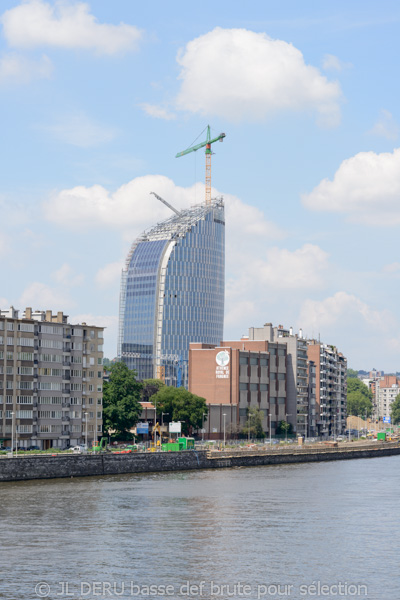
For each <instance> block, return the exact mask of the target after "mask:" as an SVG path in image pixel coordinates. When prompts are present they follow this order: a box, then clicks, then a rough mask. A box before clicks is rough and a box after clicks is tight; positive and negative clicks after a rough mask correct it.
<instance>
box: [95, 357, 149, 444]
mask: <svg viewBox="0 0 400 600" xmlns="http://www.w3.org/2000/svg"><path fill="white" fill-rule="evenodd" d="M109 370H110V380H109V381H104V387H103V428H104V431H110V430H111V431H114V432H115V435H116V437H119V438H122V439H132V435H131V434H130V433H129V430H130V429H131V428H132V427H134V426H135V425H136V423H137V422H138V420H139V417H140V413H141V412H142V406H141V404H140V392H141V389H142V384H141V383H140V382H139V381H137V380H136V372H135V371H130V370H129V369H128V367H127V366H126V364H125V363H123V362H117V363H115V364H113V365H111V366H110V369H109Z"/></svg>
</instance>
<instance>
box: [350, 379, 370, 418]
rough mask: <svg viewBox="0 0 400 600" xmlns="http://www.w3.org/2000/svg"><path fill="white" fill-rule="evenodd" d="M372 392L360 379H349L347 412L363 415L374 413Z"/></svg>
mask: <svg viewBox="0 0 400 600" xmlns="http://www.w3.org/2000/svg"><path fill="white" fill-rule="evenodd" d="M372 408H373V407H372V392H371V391H370V390H369V389H368V386H366V385H365V383H363V382H362V381H361V380H360V379H354V378H353V377H350V378H348V379H347V414H348V415H355V416H357V415H360V416H361V415H362V416H364V415H365V413H367V416H370V415H371V413H372Z"/></svg>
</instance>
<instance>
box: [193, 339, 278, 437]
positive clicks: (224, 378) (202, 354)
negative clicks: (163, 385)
mask: <svg viewBox="0 0 400 600" xmlns="http://www.w3.org/2000/svg"><path fill="white" fill-rule="evenodd" d="M286 365H287V349H286V347H285V346H282V345H280V344H276V343H274V342H267V341H265V340H264V341H254V340H249V339H247V338H243V339H242V340H239V341H228V342H227V341H223V342H221V343H220V345H219V346H212V345H209V344H201V343H192V344H190V347H189V390H190V391H191V392H192V393H194V394H196V395H198V396H201V397H203V398H205V399H206V401H207V406H208V410H209V415H208V418H207V422H206V423H205V429H206V432H205V433H206V435H207V438H208V439H213V438H214V439H218V438H221V437H222V434H223V430H224V429H225V432H226V433H227V434H228V435H231V434H236V433H238V432H239V431H240V430H241V429H242V428H243V427H244V426H245V425H246V422H247V418H248V410H249V409H250V408H258V409H260V411H261V414H262V425H263V430H264V431H265V432H266V433H267V434H269V432H271V434H272V435H274V434H275V431H276V428H277V426H278V424H279V422H280V421H283V420H285V419H286V413H287V412H288V411H287V405H286V393H287V377H286Z"/></svg>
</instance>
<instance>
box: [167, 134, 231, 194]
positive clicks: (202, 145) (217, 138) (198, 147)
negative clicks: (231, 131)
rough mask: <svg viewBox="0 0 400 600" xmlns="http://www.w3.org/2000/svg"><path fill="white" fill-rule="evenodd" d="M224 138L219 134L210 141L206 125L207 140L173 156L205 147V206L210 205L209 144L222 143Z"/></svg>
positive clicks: (177, 156) (223, 135)
mask: <svg viewBox="0 0 400 600" xmlns="http://www.w3.org/2000/svg"><path fill="white" fill-rule="evenodd" d="M224 137H225V133H220V134H219V136H217V137H216V138H214V139H211V133H210V126H209V125H207V138H206V141H205V142H201V144H196V145H195V146H191V147H190V148H187V150H183V151H182V152H178V154H177V155H176V156H175V158H179V157H180V156H184V155H185V154H189V153H190V152H196V150H200V148H204V146H205V147H206V151H205V153H206V204H211V154H212V152H211V144H213V143H214V142H223V140H224Z"/></svg>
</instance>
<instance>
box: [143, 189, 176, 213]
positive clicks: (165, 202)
mask: <svg viewBox="0 0 400 600" xmlns="http://www.w3.org/2000/svg"><path fill="white" fill-rule="evenodd" d="M150 194H153V196H155V197H156V198H157V200H159V201H160V202H162V203H163V204H165V206H168V208H170V209H171V210H172V211H173V212H174V213H175V214H177V215H178V217H180V216H181V213H180V212H179V210H176V208H174V207H173V206H172V204H170V203H169V202H167V201H166V200H164V198H161V196H159V195H158V194H156V193H155V192H150Z"/></svg>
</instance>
